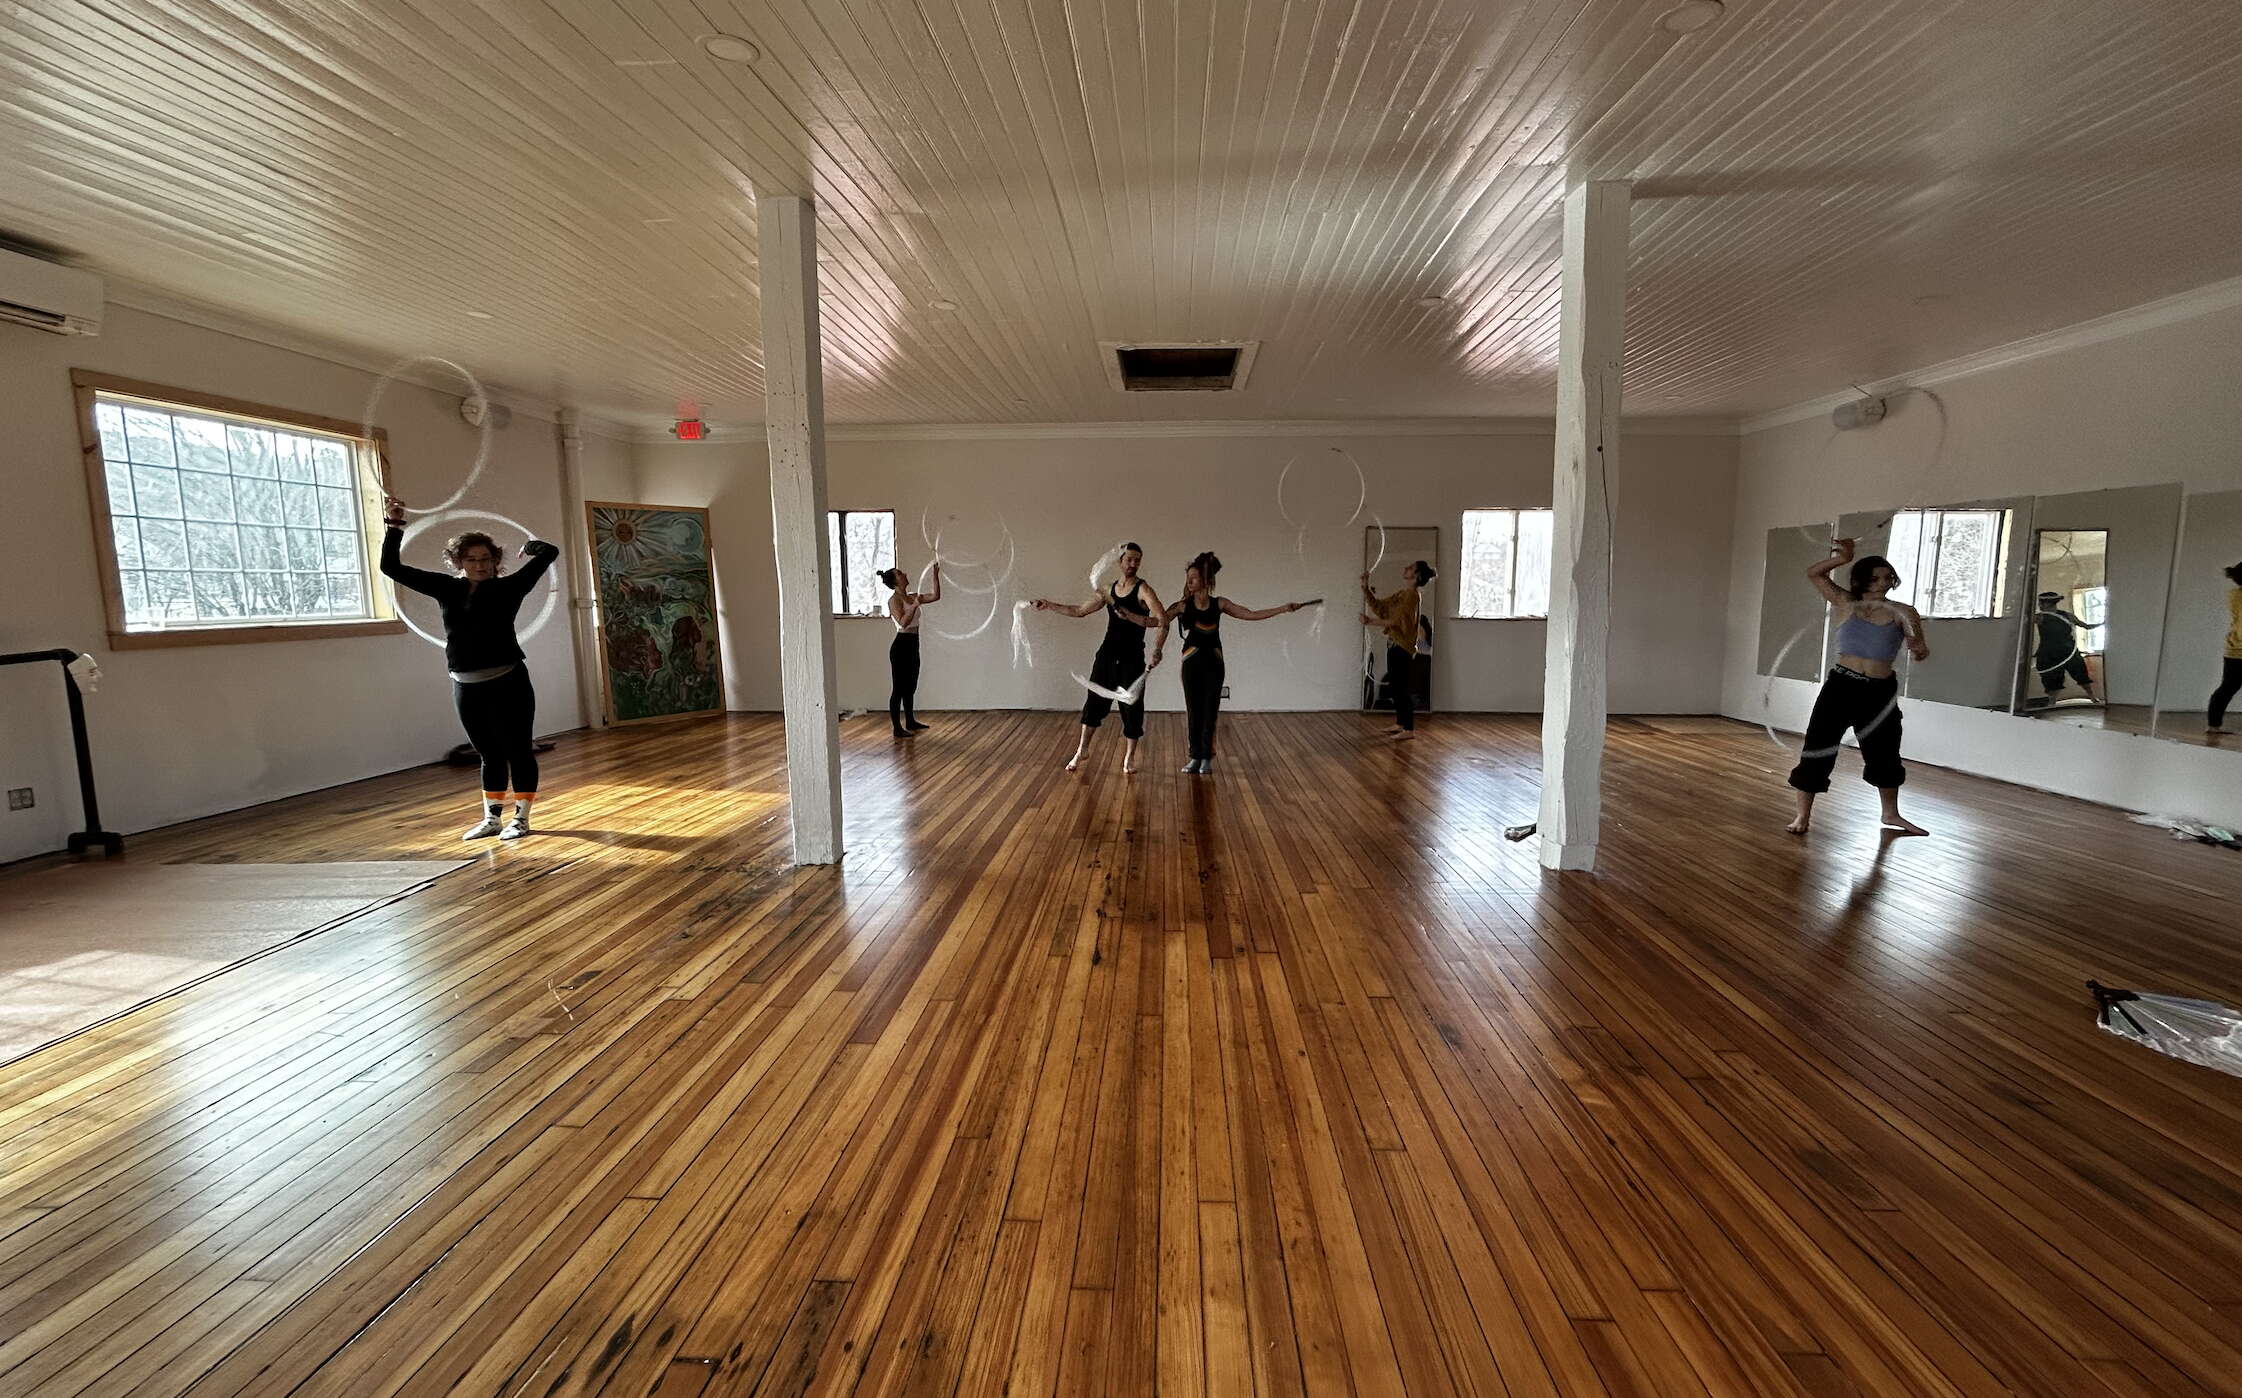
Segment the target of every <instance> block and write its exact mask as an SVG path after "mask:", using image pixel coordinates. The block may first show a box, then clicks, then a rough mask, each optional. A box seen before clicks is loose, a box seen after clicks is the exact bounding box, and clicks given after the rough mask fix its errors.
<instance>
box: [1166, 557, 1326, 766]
mask: <svg viewBox="0 0 2242 1398" xmlns="http://www.w3.org/2000/svg"><path fill="white" fill-rule="evenodd" d="M1221 571H1222V560H1221V559H1219V558H1217V557H1215V556H1214V555H1213V554H1211V553H1202V554H1200V555H1199V556H1198V557H1197V558H1194V559H1192V560H1191V563H1190V566H1188V567H1186V568H1185V569H1184V570H1183V600H1182V601H1180V602H1177V603H1176V604H1175V605H1174V606H1172V607H1169V608H1168V610H1167V611H1166V612H1165V613H1164V614H1163V616H1162V620H1163V621H1173V622H1175V623H1177V630H1178V631H1179V632H1180V633H1181V635H1182V637H1183V707H1184V711H1185V712H1186V714H1187V715H1188V716H1189V732H1190V738H1189V742H1190V751H1191V757H1190V760H1189V761H1187V762H1185V763H1184V764H1183V770H1184V771H1186V772H1191V773H1207V772H1212V771H1213V770H1214V727H1215V723H1216V721H1217V720H1218V719H1220V718H1221V717H1222V682H1223V680H1224V679H1225V678H1227V677H1228V674H1229V669H1228V667H1227V666H1226V665H1224V664H1223V660H1222V619H1223V618H1224V617H1226V616H1228V617H1235V618H1236V619H1237V620H1239V621H1267V620H1268V619H1269V618H1270V617H1273V616H1282V615H1284V614H1285V613H1286V612H1297V611H1299V610H1300V609H1301V608H1302V607H1313V606H1315V605H1316V604H1317V603H1319V602H1321V601H1323V599H1322V598H1321V597H1312V598H1310V599H1308V600H1307V601H1305V602H1284V603H1280V604H1279V605H1277V606H1274V607H1264V608H1262V609H1261V610H1259V611H1255V610H1253V609H1251V608H1248V607H1241V606H1239V605H1238V604H1237V603H1235V602H1233V601H1231V600H1229V599H1228V598H1226V597H1217V596H1215V595H1214V575H1215V574H1216V573H1219V572H1221Z"/></svg>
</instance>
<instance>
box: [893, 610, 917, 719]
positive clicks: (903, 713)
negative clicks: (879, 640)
mask: <svg viewBox="0 0 2242 1398" xmlns="http://www.w3.org/2000/svg"><path fill="white" fill-rule="evenodd" d="M887 669H888V675H889V686H890V687H889V689H888V692H887V716H888V719H889V721H891V722H892V723H894V724H895V726H896V727H897V728H898V729H900V728H901V727H902V726H903V725H904V724H906V723H916V722H918V720H919V716H918V714H917V713H916V712H915V711H914V710H913V709H912V707H911V705H912V704H913V703H914V702H915V701H916V700H917V699H918V697H919V638H918V633H917V632H914V631H898V632H896V633H895V639H894V640H893V641H890V642H889V643H888V648H887Z"/></svg>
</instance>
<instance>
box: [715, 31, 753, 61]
mask: <svg viewBox="0 0 2242 1398" xmlns="http://www.w3.org/2000/svg"><path fill="white" fill-rule="evenodd" d="M701 51H702V52H703V53H706V54H707V55H708V56H709V57H710V58H718V59H722V60H723V61H724V62H726V63H753V62H755V61H756V60H757V59H759V58H761V57H762V56H763V51H762V50H761V49H759V48H757V47H755V45H753V44H751V43H749V42H748V41H747V40H745V39H739V38H734V37H733V36H732V35H730V34H707V35H703V36H702V38H701Z"/></svg>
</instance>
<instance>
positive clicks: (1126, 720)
mask: <svg viewBox="0 0 2242 1398" xmlns="http://www.w3.org/2000/svg"><path fill="white" fill-rule="evenodd" d="M1143 673H1144V642H1142V641H1136V642H1134V643H1132V644H1131V646H1130V647H1129V648H1128V649H1125V650H1124V649H1120V648H1112V647H1106V646H1100V647H1098V658H1097V659H1095V660H1093V661H1091V662H1090V683H1092V684H1102V685H1104V686H1105V687H1106V688H1107V689H1127V688H1128V687H1129V686H1130V685H1132V684H1135V683H1136V682H1137V677H1138V676H1139V675H1142V674H1143ZM1112 711H1113V701H1112V700H1111V699H1108V698H1106V697H1105V696H1104V695H1103V694H1091V695H1088V696H1085V697H1084V699H1083V700H1082V726H1083V727H1084V728H1095V727H1097V726H1098V725H1099V724H1101V723H1103V722H1105V716H1106V715H1107V714H1109V713H1111V712H1112ZM1121 736H1122V737H1124V738H1127V739H1128V740H1129V741H1130V742H1132V743H1133V742H1135V741H1136V740H1137V739H1139V738H1141V737H1143V736H1144V691H1142V690H1139V691H1137V702H1135V703H1134V704H1123V705H1122V706H1121Z"/></svg>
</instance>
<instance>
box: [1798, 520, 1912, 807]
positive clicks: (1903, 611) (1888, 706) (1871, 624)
mask: <svg viewBox="0 0 2242 1398" xmlns="http://www.w3.org/2000/svg"><path fill="white" fill-rule="evenodd" d="M1847 564H1851V565H1852V572H1851V574H1850V576H1849V579H1848V581H1849V582H1850V584H1851V586H1850V587H1849V588H1840V587H1839V586H1838V585H1837V584H1836V583H1833V582H1831V581H1830V580H1829V575H1830V574H1831V573H1833V572H1835V571H1837V570H1838V569H1839V568H1842V567H1845V566H1846V565H1847ZM1806 577H1807V580H1808V581H1809V582H1810V583H1812V584H1813V587H1814V590H1815V591H1816V592H1819V593H1820V594H1821V595H1822V596H1823V597H1824V598H1825V599H1827V600H1828V601H1829V602H1830V604H1831V605H1833V606H1835V607H1837V608H1838V609H1839V615H1840V616H1842V617H1843V618H1844V620H1843V621H1841V622H1840V623H1839V624H1838V627H1837V663H1836V664H1835V665H1833V666H1831V667H1830V672H1829V675H1828V677H1827V678H1826V679H1824V680H1823V681H1822V690H1821V693H1820V694H1818V695H1816V696H1815V698H1814V712H1813V715H1812V717H1810V718H1809V719H1807V721H1806V737H1805V740H1804V741H1803V742H1802V743H1801V744H1800V747H1799V757H1798V765H1797V766H1796V767H1793V768H1792V769H1791V773H1790V784H1791V787H1792V789H1793V790H1794V791H1796V792H1797V793H1798V798H1797V800H1798V804H1797V813H1796V815H1795V816H1794V817H1793V819H1792V820H1791V823H1790V824H1789V825H1786V826H1784V827H1783V828H1784V829H1785V830H1787V831H1789V832H1790V833H1791V834H1793V835H1803V834H1805V833H1806V832H1807V830H1808V828H1809V827H1810V826H1812V824H1813V820H1814V798H1815V797H1816V796H1818V795H1820V794H1821V793H1822V792H1825V791H1827V790H1829V774H1830V772H1831V770H1832V769H1833V768H1835V767H1836V765H1837V752H1838V747H1839V744H1840V741H1841V740H1842V739H1843V738H1844V736H1845V730H1846V729H1848V728H1850V729H1852V730H1853V732H1854V733H1855V734H1857V735H1858V736H1859V739H1860V745H1861V777H1862V779H1863V780H1865V781H1866V782H1867V783H1868V784H1869V785H1870V786H1873V787H1875V788H1876V792H1877V795H1878V797H1879V798H1881V800H1882V802H1883V808H1884V809H1883V820H1884V824H1885V826H1886V827H1887V828H1888V829H1892V830H1896V831H1898V832H1899V833H1900V834H1902V835H1928V834H1929V833H1930V832H1929V831H1928V830H1925V829H1924V828H1923V827H1922V826H1920V825H1917V824H1916V823H1915V822H1913V821H1911V820H1909V819H1908V818H1907V817H1905V816H1903V815H1901V814H1900V813H1899V789H1900V785H1901V783H1903V782H1905V781H1906V780H1907V768H1906V767H1905V766H1904V765H1902V764H1901V762H1900V756H1899V745H1900V713H1899V679H1898V677H1897V676H1896V675H1894V674H1893V673H1892V661H1893V660H1894V659H1895V658H1897V657H1898V655H1899V649H1900V646H1901V645H1902V644H1903V643H1904V644H1905V645H1906V646H1907V648H1908V652H1909V653H1910V654H1912V655H1913V656H1914V657H1915V658H1916V659H1917V660H1928V659H1930V656H1931V648H1930V647H1929V646H1928V645H1927V644H1925V643H1924V640H1923V618H1922V616H1921V615H1920V614H1918V613H1917V612H1916V610H1915V609H1914V608H1913V607H1910V606H1908V605H1906V604H1905V603H1902V602H1894V601H1892V600H1891V599H1890V597H1888V596H1887V595H1886V594H1888V593H1889V592H1890V591H1891V590H1892V589H1893V588H1895V587H1898V586H1899V582H1900V578H1899V573H1898V572H1897V571H1895V570H1894V569H1893V567H1892V565H1891V564H1890V563H1889V562H1887V561H1886V560H1884V559H1882V558H1879V557H1877V556H1876V555H1874V554H1871V555H1869V556H1868V557H1866V558H1862V559H1858V560H1856V559H1855V558H1854V557H1853V541H1852V540H1851V539H1838V540H1836V541H1834V543H1833V544H1832V546H1831V548H1830V554H1829V557H1827V558H1825V559H1823V560H1822V561H1821V562H1819V563H1817V564H1815V565H1814V566H1813V567H1811V568H1809V569H1807V570H1806Z"/></svg>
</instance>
